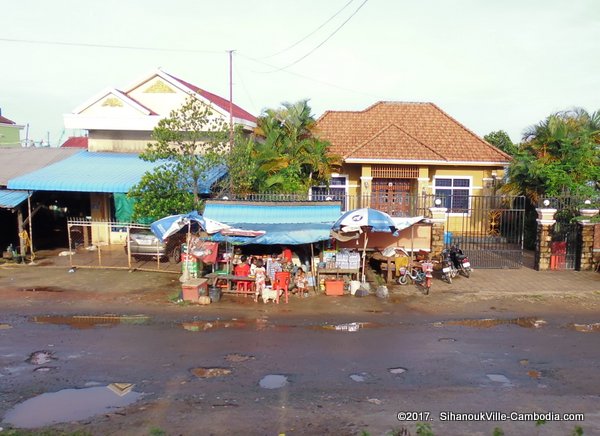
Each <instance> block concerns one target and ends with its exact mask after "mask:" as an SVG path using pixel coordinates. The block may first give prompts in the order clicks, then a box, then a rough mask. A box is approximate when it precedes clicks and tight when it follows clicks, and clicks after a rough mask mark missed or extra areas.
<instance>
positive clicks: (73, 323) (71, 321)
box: [31, 315, 150, 329]
mask: <svg viewBox="0 0 600 436" xmlns="http://www.w3.org/2000/svg"><path fill="white" fill-rule="evenodd" d="M149 319H150V317H148V316H145V315H126V316H119V315H73V316H54V315H46V316H34V317H33V318H32V319H31V320H32V321H33V322H35V323H38V324H55V325H67V326H69V327H72V328H76V329H90V328H94V327H103V326H105V327H106V326H115V325H118V324H145V323H147V322H148V321H149Z"/></svg>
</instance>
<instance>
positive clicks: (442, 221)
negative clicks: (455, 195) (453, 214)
mask: <svg viewBox="0 0 600 436" xmlns="http://www.w3.org/2000/svg"><path fill="white" fill-rule="evenodd" d="M429 211H430V212H431V218H430V219H429V222H430V223H431V224H432V226H431V258H433V257H434V256H439V255H440V254H441V252H442V250H443V249H444V245H445V241H444V232H445V229H446V212H447V211H448V208H446V207H430V208H429Z"/></svg>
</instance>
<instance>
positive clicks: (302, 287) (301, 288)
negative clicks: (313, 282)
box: [294, 268, 308, 297]
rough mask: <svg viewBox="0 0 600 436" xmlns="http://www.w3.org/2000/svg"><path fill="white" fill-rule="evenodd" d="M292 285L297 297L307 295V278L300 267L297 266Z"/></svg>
mask: <svg viewBox="0 0 600 436" xmlns="http://www.w3.org/2000/svg"><path fill="white" fill-rule="evenodd" d="M294 285H295V286H296V292H297V293H298V296H299V297H308V279H307V278H306V274H305V273H304V270H303V269H302V268H298V271H297V272H296V276H295V277H294Z"/></svg>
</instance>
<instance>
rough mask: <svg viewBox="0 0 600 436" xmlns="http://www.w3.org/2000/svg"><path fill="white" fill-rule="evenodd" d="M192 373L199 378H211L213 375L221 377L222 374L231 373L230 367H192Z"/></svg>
mask: <svg viewBox="0 0 600 436" xmlns="http://www.w3.org/2000/svg"><path fill="white" fill-rule="evenodd" d="M191 371H192V374H194V375H195V376H196V377H199V378H213V377H222V376H224V375H229V374H231V369H229V368H202V367H200V368H193V369H192V370H191Z"/></svg>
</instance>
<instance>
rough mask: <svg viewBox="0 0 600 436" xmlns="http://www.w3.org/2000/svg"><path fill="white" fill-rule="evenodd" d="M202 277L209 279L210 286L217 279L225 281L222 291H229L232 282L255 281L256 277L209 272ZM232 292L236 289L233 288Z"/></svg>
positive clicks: (213, 284)
mask: <svg viewBox="0 0 600 436" xmlns="http://www.w3.org/2000/svg"><path fill="white" fill-rule="evenodd" d="M204 277H205V278H207V279H209V280H210V284H211V286H216V285H217V282H218V281H219V280H223V281H225V283H226V287H225V289H223V292H231V291H232V283H237V282H254V281H256V279H255V278H254V277H252V276H236V275H233V274H217V273H210V274H206V275H205V276H204ZM233 292H236V290H235V289H233Z"/></svg>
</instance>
